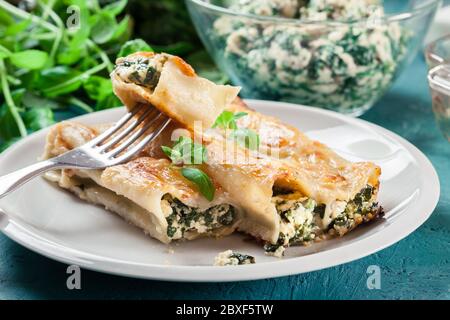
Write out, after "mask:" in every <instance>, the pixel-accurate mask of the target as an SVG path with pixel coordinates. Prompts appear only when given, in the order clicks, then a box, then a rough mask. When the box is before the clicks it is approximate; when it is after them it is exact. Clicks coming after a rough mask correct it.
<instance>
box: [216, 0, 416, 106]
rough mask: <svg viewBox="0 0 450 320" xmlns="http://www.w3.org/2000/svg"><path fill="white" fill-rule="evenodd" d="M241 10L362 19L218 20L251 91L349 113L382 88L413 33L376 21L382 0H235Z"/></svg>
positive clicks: (227, 51)
mask: <svg viewBox="0 0 450 320" xmlns="http://www.w3.org/2000/svg"><path fill="white" fill-rule="evenodd" d="M230 8H231V9H233V10H235V11H236V12H239V13H250V14H257V15H264V16H276V17H285V18H300V19H307V20H314V21H330V20H331V21H352V20H357V19H368V21H367V23H363V24H353V25H352V24H342V25H336V26H334V25H333V26H332V27H330V26H328V25H327V24H326V23H324V24H323V25H321V24H320V23H315V24H311V25H308V24H305V25H301V24H299V25H296V24H287V23H286V24H282V23H279V24H272V23H262V22H258V21H255V20H251V19H244V18H239V17H221V18H219V19H217V20H216V21H215V23H214V30H213V31H212V34H213V36H214V37H215V39H216V42H215V44H216V46H217V47H218V48H219V50H221V51H222V52H223V54H224V56H225V63H226V66H227V68H229V69H230V70H232V72H233V73H235V74H239V81H240V82H242V83H245V84H246V86H245V87H247V90H248V92H244V94H246V95H247V96H249V97H252V98H265V99H270V100H285V101H292V102H297V103H303V104H309V105H314V106H319V107H323V108H328V109H333V110H339V111H341V112H346V113H351V112H352V111H353V110H356V109H359V108H361V107H363V106H364V105H366V104H370V103H371V102H372V101H374V100H375V99H377V98H378V96H380V95H381V94H383V92H384V90H385V89H387V87H388V86H389V84H390V83H391V81H392V80H393V77H394V75H395V71H396V68H397V65H398V64H399V63H400V61H401V60H402V59H403V57H404V55H405V54H406V50H407V41H408V39H409V38H410V36H409V33H408V32H407V31H406V30H405V29H403V28H401V26H400V25H399V24H398V23H396V22H390V23H387V22H382V23H380V22H379V18H380V17H382V16H383V15H384V10H383V6H382V4H381V2H380V1H378V0H351V1H348V0H310V1H300V0H298V1H292V0H265V1H248V0H238V1H234V2H233V5H232V6H231V7H230Z"/></svg>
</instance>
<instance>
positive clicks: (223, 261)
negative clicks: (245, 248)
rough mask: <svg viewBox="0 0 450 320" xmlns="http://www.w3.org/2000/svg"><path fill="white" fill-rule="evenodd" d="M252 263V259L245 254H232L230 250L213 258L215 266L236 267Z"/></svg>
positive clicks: (253, 259)
mask: <svg viewBox="0 0 450 320" xmlns="http://www.w3.org/2000/svg"><path fill="white" fill-rule="evenodd" d="M252 263H255V258H254V257H252V256H249V255H247V254H242V253H238V252H233V251H232V250H226V251H224V252H221V253H219V254H218V255H217V256H216V257H215V258H214V265H215V266H237V265H241V264H252Z"/></svg>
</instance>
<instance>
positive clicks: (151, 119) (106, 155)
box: [0, 105, 170, 198]
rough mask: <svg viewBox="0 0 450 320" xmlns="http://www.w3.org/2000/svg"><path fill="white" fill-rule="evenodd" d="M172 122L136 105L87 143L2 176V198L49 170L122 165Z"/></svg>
mask: <svg viewBox="0 0 450 320" xmlns="http://www.w3.org/2000/svg"><path fill="white" fill-rule="evenodd" d="M169 122H170V119H169V118H168V117H166V116H165V115H163V114H162V113H160V112H159V111H157V110H156V109H155V108H151V107H149V106H148V105H137V106H136V107H135V108H133V110H131V111H130V112H128V113H127V114H126V115H125V116H123V117H122V118H121V119H120V120H119V121H118V122H117V123H116V124H115V125H114V126H112V127H111V128H109V129H108V130H106V131H105V132H104V133H102V134H100V135H99V136H97V137H96V138H94V139H92V140H91V141H89V142H87V143H86V144H84V145H82V146H80V147H78V148H76V149H73V150H70V151H68V152H66V153H64V154H62V155H60V156H58V157H55V158H51V159H48V160H45V161H41V162H38V163H35V164H33V165H30V166H28V167H25V168H23V169H20V170H17V171H15V172H13V173H10V174H7V175H5V176H3V177H0V198H2V197H4V196H5V195H7V194H8V193H10V192H11V191H13V190H15V189H17V188H18V187H20V186H21V185H23V184H24V183H26V182H28V181H29V180H31V179H32V178H34V177H36V176H38V175H40V174H42V173H44V172H46V171H49V170H54V169H103V168H106V167H110V166H114V165H117V164H120V163H123V162H125V161H127V160H129V159H130V158H131V157H133V155H135V154H137V153H138V152H139V151H141V150H142V149H143V148H144V147H145V146H146V145H147V144H148V143H149V142H151V141H152V140H154V139H155V138H156V137H157V136H158V135H159V134H160V133H161V132H162V131H163V130H164V128H165V127H166V126H167V125H168V124H169ZM140 138H142V139H141V140H140Z"/></svg>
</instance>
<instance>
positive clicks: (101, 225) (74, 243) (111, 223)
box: [0, 100, 439, 282]
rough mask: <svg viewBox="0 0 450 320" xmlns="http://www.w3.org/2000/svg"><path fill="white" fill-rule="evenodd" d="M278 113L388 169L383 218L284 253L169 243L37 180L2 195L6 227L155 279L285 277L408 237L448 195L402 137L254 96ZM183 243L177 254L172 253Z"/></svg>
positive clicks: (70, 256) (22, 148)
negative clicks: (223, 256)
mask: <svg viewBox="0 0 450 320" xmlns="http://www.w3.org/2000/svg"><path fill="white" fill-rule="evenodd" d="M248 103H249V105H250V106H251V107H253V108H255V109H256V110H258V111H260V112H262V113H266V114H270V115H275V116H277V117H279V118H281V119H282V120H283V121H285V122H287V123H290V124H292V125H294V126H296V127H298V128H299V129H301V130H302V131H304V132H306V133H307V134H308V135H309V136H310V137H312V138H315V139H318V140H320V141H322V142H324V143H326V144H327V145H329V146H330V147H332V148H333V149H334V150H336V151H337V152H338V153H339V154H341V155H342V156H344V157H346V158H347V159H350V160H354V161H357V160H364V161H369V160H370V161H373V162H375V163H377V164H378V165H380V166H381V168H382V172H383V173H382V176H381V177H382V179H381V189H380V195H379V201H380V203H381V204H382V205H383V207H384V208H385V211H386V215H385V217H384V218H383V219H380V220H378V221H376V222H374V223H371V224H368V225H365V226H362V227H360V228H357V229H356V230H354V231H353V232H351V233H349V234H348V235H346V236H345V237H343V238H340V239H334V240H330V241H324V242H321V243H319V244H315V245H312V246H310V247H293V248H289V249H288V250H286V256H285V257H284V258H282V259H278V258H274V257H269V256H265V255H264V251H263V249H262V247H261V245H260V244H256V243H255V242H252V241H248V238H246V237H245V236H244V235H239V234H236V235H233V236H231V237H227V238H223V239H218V240H217V239H200V240H195V241H191V242H183V243H177V244H172V245H170V246H166V245H164V244H161V243H159V242H158V241H156V240H153V239H151V238H149V237H147V236H145V235H144V234H143V233H142V232H141V231H140V230H139V229H137V228H135V227H133V226H131V225H128V224H127V223H125V222H124V221H122V220H121V219H120V218H119V217H118V216H116V215H114V214H111V213H108V212H107V211H105V210H103V209H102V208H100V207H95V206H92V205H90V204H86V203H84V202H83V201H80V200H78V199H77V198H76V197H75V196H73V195H72V194H70V193H68V192H65V191H63V190H60V189H58V188H57V187H55V186H53V185H52V184H50V183H48V182H47V181H44V180H43V179H42V178H37V179H35V180H34V181H32V182H30V183H29V184H27V185H25V186H24V187H23V188H21V189H20V190H18V191H16V192H14V193H12V194H10V195H9V196H8V197H6V198H4V199H2V200H1V201H0V208H2V210H3V212H4V213H0V229H1V230H2V231H3V233H5V234H6V235H7V236H8V237H10V238H11V239H13V240H15V241H17V242H18V243H20V244H22V245H24V246H25V247H27V248H29V249H31V250H33V251H36V252H38V253H40V254H43V255H45V256H47V257H49V258H52V259H55V260H58V261H62V262H65V263H68V264H77V265H79V266H81V267H82V268H87V269H92V270H97V271H102V272H107V273H113V274H120V275H126V276H132V277H141V278H148V279H161V280H173V281H215V282H217V281H236V280H252V279H262V278H271V277H278V276H284V275H290V274H297V273H302V272H308V271H312V270H318V269H322V268H327V267H331V266H335V265H338V264H342V263H345V262H349V261H352V260H355V259H358V258H361V257H364V256H367V255H369V254H372V253H374V252H376V251H378V250H381V249H383V248H386V247H387V246H389V245H392V244H393V243H395V242H397V241H399V240H400V239H402V238H404V237H406V236H407V235H408V234H409V233H411V232H413V231H414V230H415V229H416V228H417V227H419V226H420V225H421V224H422V223H424V222H425V220H426V219H427V218H428V217H429V216H430V214H431V213H432V211H433V209H434V208H435V206H436V204H437V202H438V199H439V180H438V177H437V175H436V172H435V170H434V168H433V167H432V165H431V163H430V162H429V161H428V160H427V158H426V157H425V156H424V155H423V154H422V153H421V152H420V151H419V150H418V149H416V148H415V147H414V146H413V145H411V144H410V143H409V142H407V141H406V140H404V139H402V138H401V137H399V136H397V135H396V134H394V133H392V132H390V131H388V130H385V129H383V128H381V127H378V126H375V125H373V124H370V123H368V122H365V121H362V120H359V119H353V118H348V117H345V116H342V115H339V114H337V113H334V112H330V111H323V110H319V109H314V108H308V107H303V106H299V105H292V104H286V103H278V102H269V101H255V100H254V101H248ZM123 113H124V110H123V109H115V110H107V111H103V112H98V113H94V114H89V115H86V116H82V117H79V118H77V119H76V121H79V122H82V123H86V124H95V123H102V122H112V121H114V120H116V119H118V118H119V117H120V116H121V115H122V114H123ZM46 133H47V130H43V131H40V132H37V133H35V134H33V135H31V136H29V137H28V138H26V139H24V140H22V141H21V142H19V143H17V144H15V145H14V146H13V147H11V148H10V149H9V150H7V151H6V152H4V153H3V154H1V155H0V174H5V173H7V172H10V171H13V170H16V169H19V168H21V167H23V166H25V165H28V164H31V163H32V162H33V161H35V159H37V157H38V156H39V155H40V154H41V152H42V150H43V146H44V140H45V135H46ZM226 249H233V250H237V251H239V252H241V253H247V254H251V255H253V256H255V257H256V261H257V263H256V264H254V265H244V266H229V267H213V266H212V263H213V260H214V257H215V256H216V254H217V253H219V252H221V251H224V250H226ZM172 250H173V252H171V251H172Z"/></svg>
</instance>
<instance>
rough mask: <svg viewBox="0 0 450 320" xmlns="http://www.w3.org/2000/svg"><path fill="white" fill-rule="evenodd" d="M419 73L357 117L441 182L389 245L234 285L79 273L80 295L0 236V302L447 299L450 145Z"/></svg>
mask: <svg viewBox="0 0 450 320" xmlns="http://www.w3.org/2000/svg"><path fill="white" fill-rule="evenodd" d="M426 72H427V70H426V66H425V62H424V60H423V58H422V56H421V55H418V56H417V58H416V59H415V60H414V62H413V63H412V64H411V65H410V66H409V67H408V69H407V70H405V72H404V73H403V74H402V76H401V77H400V78H399V79H398V80H397V82H396V83H395V85H394V86H393V87H392V89H391V90H390V91H389V92H388V93H387V94H386V96H385V97H384V98H383V99H382V100H381V101H379V102H378V103H377V105H376V106H375V107H374V108H373V109H372V110H370V111H369V112H368V113H367V114H365V115H364V116H363V117H362V118H363V119H365V120H368V121H370V122H373V123H376V124H378V125H381V126H383V127H385V128H387V129H389V130H392V131H393V132H395V133H397V134H399V135H401V136H402V137H404V138H406V139H407V140H409V141H410V142H411V143H413V144H414V145H415V146H417V147H418V148H419V149H420V150H422V151H423V152H424V153H425V154H426V155H427V156H428V158H429V159H430V160H431V162H432V163H433V165H434V167H435V168H436V170H437V172H438V175H439V179H440V182H441V197H440V201H439V204H438V205H437V208H436V210H435V211H434V213H433V215H432V216H431V218H430V219H429V220H428V221H427V222H426V223H425V224H423V225H422V226H421V227H420V228H419V229H418V230H416V231H415V232H414V233H412V234H411V235H409V236H408V237H407V238H405V239H403V240H401V241H400V242H398V243H396V244H394V245H392V246H391V247H389V248H387V249H385V250H382V251H380V252H378V253H376V254H373V255H371V256H369V257H366V258H363V259H360V260H357V261H354V262H351V263H347V264H345V265H340V266H337V267H333V268H329V269H325V270H321V271H316V272H310V273H307V274H301V275H294V276H288V277H283V278H276V279H269V280H260V281H248V282H235V283H175V282H160V281H148V280H138V279H131V278H125V277H119V276H112V275H107V274H102V273H97V272H93V271H88V270H82V271H81V290H68V289H67V287H66V280H67V276H68V275H67V274H66V268H67V266H66V265H64V264H62V263H59V262H55V261H52V260H50V259H47V258H45V257H43V256H40V255H38V254H36V253H34V252H32V251H29V250H27V249H25V248H23V247H22V246H20V245H18V244H16V243H15V242H13V241H11V240H9V239H8V238H6V237H5V236H4V235H0V298H1V299H54V298H61V299H78V298H83V299H89V298H114V299H128V298H133V299H157V298H158V299H386V298H387V299H449V298H450V143H448V142H447V141H446V140H445V139H444V138H443V136H442V135H441V133H440V132H439V130H438V128H437V127H436V125H435V122H434V119H433V114H432V111H431V99H430V95H429V91H428V86H427V82H426ZM67 116H68V114H61V115H60V117H67ZM72 116H73V114H72ZM371 265H376V266H379V268H380V271H381V278H380V279H381V288H380V289H372V290H369V289H368V287H367V279H368V276H369V274H368V273H367V269H368V267H369V266H371Z"/></svg>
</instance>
